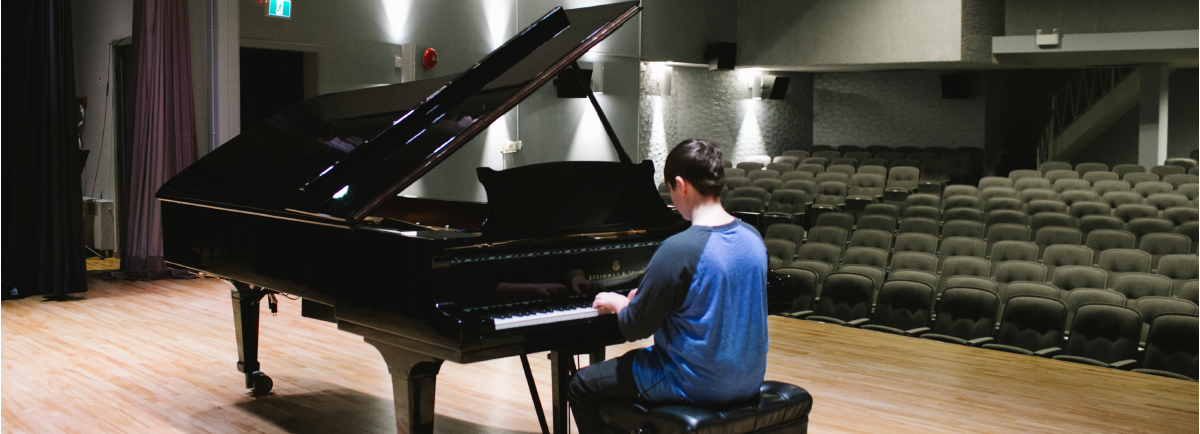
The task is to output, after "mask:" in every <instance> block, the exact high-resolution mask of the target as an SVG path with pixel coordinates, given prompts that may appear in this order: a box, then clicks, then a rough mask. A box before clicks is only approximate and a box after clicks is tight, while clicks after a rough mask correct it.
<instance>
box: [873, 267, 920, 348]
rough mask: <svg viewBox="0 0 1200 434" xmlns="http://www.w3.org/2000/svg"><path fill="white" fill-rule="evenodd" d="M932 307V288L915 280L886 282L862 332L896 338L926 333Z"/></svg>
mask: <svg viewBox="0 0 1200 434" xmlns="http://www.w3.org/2000/svg"><path fill="white" fill-rule="evenodd" d="M932 307H933V287H931V286H929V285H927V284H924V283H921V282H914V281H905V280H893V281H889V282H885V283H884V284H883V286H882V287H881V288H880V289H879V296H878V297H877V298H876V300H875V311H874V312H873V313H872V314H871V322H870V323H869V324H865V325H863V326H861V327H862V328H863V329H867V330H874V331H880V332H885V333H892V334H899V335H909V336H912V335H917V334H920V333H921V332H924V331H926V330H928V326H929V318H930V309H931V308H932Z"/></svg>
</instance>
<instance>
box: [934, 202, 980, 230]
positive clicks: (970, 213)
mask: <svg viewBox="0 0 1200 434" xmlns="http://www.w3.org/2000/svg"><path fill="white" fill-rule="evenodd" d="M956 199H957V198H956ZM942 221H944V222H946V224H949V223H950V222H952V221H969V222H975V223H979V230H980V231H983V211H980V210H978V209H976V208H950V209H948V210H946V212H944V213H942ZM943 232H945V231H943ZM980 236H981V237H982V236H983V235H980Z"/></svg>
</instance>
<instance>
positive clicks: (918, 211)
mask: <svg viewBox="0 0 1200 434" xmlns="http://www.w3.org/2000/svg"><path fill="white" fill-rule="evenodd" d="M909 198H911V196H910V197H909ZM915 218H919V219H928V220H933V221H935V222H937V221H940V220H941V219H942V210H940V209H938V208H936V207H932V206H920V205H918V206H908V207H905V208H904V218H903V219H902V220H900V222H901V224H903V223H904V221H906V220H911V219H915Z"/></svg>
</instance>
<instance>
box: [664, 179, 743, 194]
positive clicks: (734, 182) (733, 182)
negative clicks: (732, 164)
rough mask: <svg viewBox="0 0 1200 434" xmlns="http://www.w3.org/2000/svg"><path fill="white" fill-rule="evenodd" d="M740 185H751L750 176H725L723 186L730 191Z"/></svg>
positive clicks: (740, 186)
mask: <svg viewBox="0 0 1200 434" xmlns="http://www.w3.org/2000/svg"><path fill="white" fill-rule="evenodd" d="M742 187H753V185H751V184H750V178H742V177H727V178H725V188H728V189H729V190H731V191H732V190H737V189H739V188H742ZM668 191H669V190H668Z"/></svg>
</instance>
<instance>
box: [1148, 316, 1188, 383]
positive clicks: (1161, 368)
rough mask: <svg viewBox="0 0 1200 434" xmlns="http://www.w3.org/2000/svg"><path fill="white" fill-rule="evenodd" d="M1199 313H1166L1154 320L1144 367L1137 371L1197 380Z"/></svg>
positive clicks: (1151, 325)
mask: <svg viewBox="0 0 1200 434" xmlns="http://www.w3.org/2000/svg"><path fill="white" fill-rule="evenodd" d="M1198 324H1200V323H1198V322H1197V319H1196V315H1183V314H1164V315H1159V316H1158V317H1156V318H1154V320H1153V321H1152V322H1151V323H1150V333H1149V335H1148V336H1147V337H1146V352H1145V355H1144V357H1143V360H1142V365H1141V366H1142V367H1141V368H1138V369H1134V370H1133V371H1134V372H1139V373H1143V374H1151V375H1158V376H1163V377H1172V378H1179V379H1182V380H1191V381H1196V379H1197V378H1200V374H1198V369H1197V363H1196V359H1197V357H1196V355H1197V354H1196V353H1197V341H1200V325H1198Z"/></svg>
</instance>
